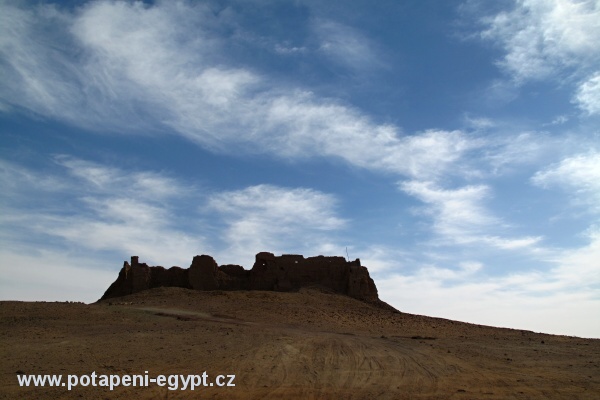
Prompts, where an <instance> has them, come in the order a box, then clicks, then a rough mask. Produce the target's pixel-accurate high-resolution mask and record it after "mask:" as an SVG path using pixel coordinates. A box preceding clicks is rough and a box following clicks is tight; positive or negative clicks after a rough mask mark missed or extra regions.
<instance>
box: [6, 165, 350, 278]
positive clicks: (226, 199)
mask: <svg viewBox="0 0 600 400" xmlns="http://www.w3.org/2000/svg"><path fill="white" fill-rule="evenodd" d="M55 162H56V163H57V164H58V166H60V167H61V168H60V169H58V170H56V171H54V172H39V171H33V170H30V169H28V168H25V167H22V166H20V165H18V164H14V163H9V162H5V161H3V162H2V163H0V166H1V167H2V168H0V172H1V173H0V177H1V178H2V181H3V182H5V181H6V182H12V185H9V186H4V188H5V190H4V192H3V200H4V201H3V213H2V218H1V219H0V222H1V223H2V229H1V230H0V239H2V240H3V241H4V242H5V243H8V242H10V243H11V244H10V246H7V248H11V249H20V250H15V251H5V252H3V257H7V258H10V259H12V258H15V259H19V260H21V261H23V260H24V258H23V257H21V258H19V257H18V254H19V253H27V254H31V255H32V257H33V254H42V253H44V254H45V253H47V254H53V257H54V258H56V257H57V255H58V254H60V252H61V251H62V252H63V253H64V254H69V253H73V254H76V255H77V256H78V257H81V254H85V253H86V252H89V253H90V254H94V255H96V258H98V259H107V256H106V254H109V256H108V258H109V259H110V258H111V257H113V258H117V259H121V258H128V257H129V256H130V255H140V256H142V257H143V258H144V261H146V262H148V263H151V264H159V265H166V266H170V265H172V264H178V265H181V266H187V265H188V264H189V262H190V260H191V257H192V256H193V255H195V254H198V253H201V252H202V253H208V254H211V255H213V256H215V257H216V258H217V260H218V262H219V263H236V264H242V265H245V266H247V267H249V266H250V265H249V264H250V263H251V262H252V260H253V257H254V255H255V254H256V252H257V251H263V250H264V251H274V252H281V253H289V252H297V253H305V254H311V255H312V254H314V253H315V252H319V251H323V252H324V253H327V254H329V252H331V251H335V252H336V253H337V254H340V255H341V252H342V247H341V246H340V245H338V244H337V243H336V241H335V232H336V231H339V230H340V229H341V228H343V227H344V226H345V225H346V220H344V219H343V218H341V217H339V216H338V214H337V211H336V208H337V199H336V198H335V197H334V196H332V195H330V194H327V193H323V192H319V191H316V190H313V189H306V188H284V187H278V186H273V185H257V186H251V187H247V188H244V189H240V190H234V191H227V192H219V191H214V190H213V191H208V190H206V189H204V190H202V191H200V190H198V189H197V188H194V186H193V185H192V184H189V183H187V184H185V183H184V182H182V181H180V180H177V179H175V178H172V177H170V176H168V175H166V174H159V173H157V172H152V171H135V170H134V171H131V170H124V169H121V168H118V167H114V166H111V167H108V166H105V165H103V164H99V163H95V162H90V161H87V160H81V159H76V158H73V157H68V156H58V157H56V159H55ZM23 176H26V177H28V179H26V180H24V179H20V180H19V179H17V178H18V177H23ZM40 182H42V183H44V182H46V183H47V184H45V185H39V184H38V183H40ZM57 182H58V183H59V184H58V185H56V184H55V183H57ZM28 198H33V199H40V198H43V199H44V200H43V203H44V205H45V206H44V207H37V206H35V207H32V205H31V204H30V202H28V201H25V200H26V199H28ZM65 204H68V205H69V207H68V209H65V207H64V205H65ZM182 204H187V206H182ZM190 205H191V206H190ZM32 249H35V250H32ZM64 257H67V256H64ZM113 261H114V260H113ZM66 265H73V266H75V265H76V262H75V261H72V262H70V263H67V264H66ZM117 266H118V265H107V266H106V268H109V269H113V270H114V268H116V267H117Z"/></svg>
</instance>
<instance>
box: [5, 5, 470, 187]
mask: <svg viewBox="0 0 600 400" xmlns="http://www.w3.org/2000/svg"><path fill="white" fill-rule="evenodd" d="M2 8H3V11H6V15H10V16H11V18H10V21H9V23H8V24H7V26H5V27H4V32H3V40H2V46H1V47H0V49H1V51H2V55H3V58H4V59H5V60H7V61H6V62H5V63H4V64H3V65H2V68H3V71H4V73H5V74H6V76H8V77H9V79H6V80H4V83H3V86H4V87H3V89H4V90H3V91H2V92H3V96H2V103H3V106H2V108H3V109H10V108H11V107H12V108H17V109H27V110H29V111H32V112H34V113H37V114H40V115H42V116H45V117H50V118H56V119H59V120H63V121H66V122H69V123H72V124H75V125H78V126H83V127H85V128H88V129H93V130H100V129H109V130H110V129H114V130H118V131H122V132H128V131H129V132H137V133H142V132H145V133H152V132H154V133H157V132H159V131H161V132H162V133H167V132H175V133H177V134H179V135H182V136H184V137H186V138H187V139H189V140H191V141H193V142H195V143H197V144H199V145H200V146H202V147H204V148H206V149H209V150H212V151H216V152H225V153H236V152H239V151H243V152H250V153H268V154H270V155H272V156H275V157H283V158H306V157H314V156H320V157H334V158H340V159H342V160H344V161H345V162H347V163H349V164H351V165H356V166H359V167H362V168H367V169H374V170H383V171H388V172H393V173H398V174H404V175H408V176H410V177H422V176H427V177H432V176H435V175H439V174H440V173H441V171H442V170H444V169H449V167H450V166H451V165H452V164H453V163H455V162H456V161H457V160H458V159H460V157H461V156H462V155H463V154H464V153H465V152H467V151H469V150H471V149H473V148H476V147H478V146H479V144H477V143H476V142H475V141H471V140H470V139H469V138H468V137H467V136H465V135H464V134H463V133H462V132H460V131H443V130H430V131H425V132H422V133H417V134H413V135H403V134H401V132H400V129H399V128H398V127H396V126H393V125H387V124H379V123H377V122H375V121H373V119H372V118H370V117H369V116H367V115H364V114H363V113H361V112H360V111H359V110H357V109H355V108H353V107H352V106H350V105H345V104H343V103H342V102H340V101H338V100H336V99H332V98H324V97H320V96H318V95H317V94H315V93H312V92H311V91H310V90H307V89H304V88H301V87H290V85H289V84H288V83H285V82H278V83H273V82H271V81H270V80H269V79H267V77H264V76H262V75H261V74H260V73H257V72H256V71H253V70H251V69H250V68H241V67H239V66H228V65H227V63H226V62H223V61H222V59H223V55H224V50H223V48H222V46H224V45H223V43H222V41H221V40H220V39H219V37H218V35H217V34H216V33H215V32H214V30H215V29H216V28H215V26H216V25H218V20H216V18H217V17H215V16H214V15H213V14H212V13H210V12H208V11H207V10H206V8H205V7H203V6H202V5H191V4H189V3H182V2H165V3H158V4H157V5H154V6H148V5H143V4H142V3H127V2H109V1H99V2H93V3H89V4H88V5H86V6H84V7H83V8H81V9H79V10H77V11H75V12H67V11H63V10H61V9H59V8H57V7H52V6H46V7H32V8H31V9H22V8H17V7H14V6H10V5H7V4H4V5H3V7H2ZM59 22H60V24H59ZM326 25H327V26H330V25H331V24H326ZM48 26H52V27H54V28H55V30H56V28H58V27H59V26H62V27H63V28H62V29H58V33H56V37H53V36H50V37H47V38H46V39H45V42H42V43H40V41H39V37H40V36H42V35H43V33H44V29H43V27H48ZM335 26H336V27H337V25H335ZM330 30H331V29H329V30H328V32H329V31H330ZM338 30H339V29H338ZM338 30H335V31H336V32H337V31H338ZM330 33H331V32H330ZM327 36H328V37H330V39H328V40H332V39H331V34H328V35H327ZM334 36H335V35H334ZM338 36H339V35H337V36H336V37H338ZM354 36H356V35H354ZM354 36H353V37H354ZM63 41H66V42H67V43H69V44H70V45H71V47H67V48H61V47H60V46H59V45H58V44H59V43H62V42H63ZM357 41H358V42H361V41H360V40H358V39H355V40H354V39H353V40H352V42H353V43H354V42H357ZM361 43H362V42H361ZM347 47H348V46H346V47H343V48H344V49H346V50H347ZM364 47H365V46H362V47H361V48H364ZM332 48H336V49H338V50H339V49H340V46H337V45H336V46H333V47H332ZM13 51H15V52H16V56H13V55H12V54H11V52H13ZM352 54H354V53H352ZM361 54H362V53H361ZM61 71H68V72H64V73H63V72H61ZM282 88H283V90H282Z"/></svg>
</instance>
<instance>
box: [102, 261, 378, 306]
mask: <svg viewBox="0 0 600 400" xmlns="http://www.w3.org/2000/svg"><path fill="white" fill-rule="evenodd" d="M161 286H175V287H181V288H188V289H194V290H272V291H280V292H289V291H296V290H299V289H300V288H303V287H307V286H320V287H323V288H326V289H329V290H332V291H334V292H336V293H340V294H345V295H348V296H351V297H354V298H356V299H360V300H365V301H370V302H375V301H379V298H378V295H377V288H376V287H375V283H374V282H373V280H372V279H371V277H370V276H369V271H368V270H367V268H365V267H363V266H361V265H360V260H359V259H356V260H355V261H346V260H345V259H344V258H343V257H324V256H317V257H308V258H304V256H302V255H296V254H284V255H281V256H278V257H277V256H275V255H273V254H272V253H267V252H262V253H258V254H257V255H256V260H255V262H254V266H253V267H252V269H251V270H245V269H244V268H243V267H241V266H239V265H223V266H220V267H219V266H218V265H217V263H216V262H215V260H214V259H213V258H212V257H211V256H207V255H201V256H196V257H194V259H193V261H192V265H191V266H190V268H188V269H183V268H179V267H171V268H169V269H165V268H163V267H160V266H158V267H150V266H148V265H147V264H145V263H140V262H139V260H138V257H136V256H134V257H131V264H129V263H128V262H127V261H125V263H124V264H123V268H122V269H121V271H120V272H119V276H118V278H117V280H116V281H115V282H113V284H112V285H110V287H109V288H108V290H107V291H106V292H105V293H104V296H102V299H108V298H112V297H120V296H125V295H128V294H132V293H136V292H139V291H142V290H146V289H151V288H155V287H161ZM102 299H101V300H102Z"/></svg>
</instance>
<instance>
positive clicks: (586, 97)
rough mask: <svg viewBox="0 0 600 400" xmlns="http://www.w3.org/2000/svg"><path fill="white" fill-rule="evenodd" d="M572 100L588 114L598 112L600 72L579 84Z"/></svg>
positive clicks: (599, 103) (599, 104)
mask: <svg viewBox="0 0 600 400" xmlns="http://www.w3.org/2000/svg"><path fill="white" fill-rule="evenodd" d="M574 102H575V103H576V104H577V105H578V106H579V108H581V109H582V110H583V111H585V112H587V113H588V114H589V115H594V114H600V72H597V73H596V74H594V75H592V76H591V77H589V78H588V79H587V80H586V81H584V82H582V83H581V84H580V85H579V89H578V90H577V93H576V94H575V98H574Z"/></svg>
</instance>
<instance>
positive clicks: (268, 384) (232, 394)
mask: <svg viewBox="0 0 600 400" xmlns="http://www.w3.org/2000/svg"><path fill="white" fill-rule="evenodd" d="M0 351H1V354H2V363H1V364H0V398H2V399H71V398H73V399H79V398H86V399H133V398H140V399H180V398H181V399H183V398H203V399H212V398H223V399H225V398H227V399H246V398H250V399H263V398H271V399H283V398H286V399H404V398H406V399H409V398H410V399H414V398H426V399H529V398H557V399H559V398H560V399H598V398H600V340H591V339H580V338H573V337H564V336H553V335H544V334H537V333H532V332H529V331H521V330H510V329H499V328H490V327H484V326H478V325H471V324H465V323H459V322H453V321H449V320H444V319H438V318H430V317H423V316H417V315H411V314H405V313H394V312H392V311H390V310H389V309H383V308H378V307H375V306H372V305H369V304H366V303H363V302H360V301H358V300H354V299H352V298H349V297H345V296H340V295H335V294H330V293H325V292H323V291H319V290H310V289H307V290H301V291H300V292H299V293H276V292H258V291H256V292H220V291H215V292H198V291H191V290H186V289H177V288H159V289H153V290H149V291H146V292H140V293H137V294H134V295H131V296H126V297H122V298H118V299H111V300H110V301H104V302H101V303H98V304H91V305H84V304H74V303H23V302H2V303H0ZM92 371H96V373H97V374H98V375H100V374H118V375H121V376H122V375H124V374H143V373H144V371H149V372H148V374H149V376H150V377H153V376H156V375H159V374H164V375H168V374H184V375H187V374H202V373H203V372H204V371H206V372H207V374H208V375H209V376H210V377H212V378H214V377H215V376H216V375H218V374H223V375H233V374H235V380H234V382H233V383H235V385H236V386H235V387H216V386H213V387H206V388H205V387H200V388H196V390H194V391H193V392H192V391H189V390H187V391H181V390H175V391H170V390H168V389H167V387H158V386H156V385H151V386H150V387H147V388H139V387H119V388H117V389H115V390H113V391H112V392H111V391H109V390H108V389H107V388H100V387H92V386H88V387H81V386H80V387H76V388H74V389H72V390H71V391H67V390H66V388H63V387H56V388H50V387H45V388H33V387H29V388H24V387H19V386H18V383H17V374H64V375H65V376H66V375H67V374H78V375H81V374H90V373H91V372H92ZM65 379H66V378H65Z"/></svg>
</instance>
